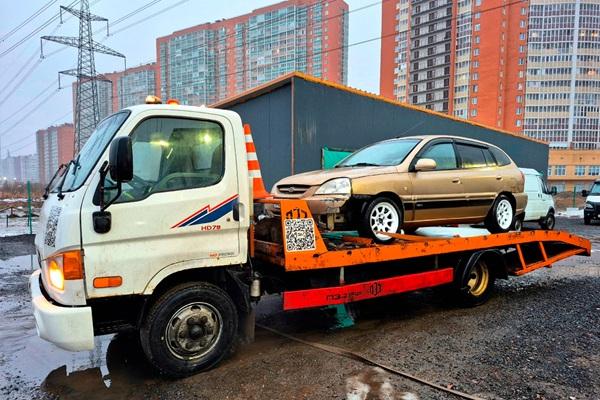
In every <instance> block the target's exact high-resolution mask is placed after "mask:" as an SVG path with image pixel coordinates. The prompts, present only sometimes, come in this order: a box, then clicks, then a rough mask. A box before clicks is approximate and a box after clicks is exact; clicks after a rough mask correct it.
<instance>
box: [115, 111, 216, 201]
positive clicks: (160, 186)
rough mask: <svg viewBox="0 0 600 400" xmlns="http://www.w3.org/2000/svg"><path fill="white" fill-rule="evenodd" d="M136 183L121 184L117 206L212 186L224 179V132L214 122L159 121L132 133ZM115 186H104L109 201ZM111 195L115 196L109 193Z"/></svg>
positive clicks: (149, 123) (192, 120) (140, 127)
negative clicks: (154, 194) (120, 203)
mask: <svg viewBox="0 0 600 400" xmlns="http://www.w3.org/2000/svg"><path fill="white" fill-rule="evenodd" d="M131 144H132V153H133V179H132V180H131V181H130V182H126V183H123V184H122V193H121V196H120V197H119V199H118V200H117V202H128V201H136V200H141V199H144V198H146V197H148V196H149V195H150V194H152V193H157V192H165V191H174V190H184V189H193V188H201V187H207V186H212V185H215V184H216V183H218V182H219V181H220V180H221V178H222V177H223V174H224V170H225V164H224V149H223V145H224V132H223V129H222V127H221V125H219V124H217V123H215V122H211V121H201V120H194V119H184V118H167V117H157V118H149V119H147V120H145V121H143V122H142V123H140V124H139V125H138V126H137V127H136V128H135V129H134V130H133V132H132V133H131ZM111 186H114V183H113V182H110V180H109V179H108V177H107V182H105V187H108V190H106V192H109V193H106V192H105V194H106V196H107V198H112V196H114V192H112V191H113V190H114V189H112V190H111V189H110V187H111ZM110 192H112V193H110Z"/></svg>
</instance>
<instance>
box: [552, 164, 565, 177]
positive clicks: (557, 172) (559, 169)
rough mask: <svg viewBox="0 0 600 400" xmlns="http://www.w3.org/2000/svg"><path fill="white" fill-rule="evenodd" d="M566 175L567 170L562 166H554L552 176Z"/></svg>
mask: <svg viewBox="0 0 600 400" xmlns="http://www.w3.org/2000/svg"><path fill="white" fill-rule="evenodd" d="M566 174H567V168H566V167H565V166H564V165H555V166H554V175H556V176H565V175H566Z"/></svg>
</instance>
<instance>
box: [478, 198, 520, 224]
mask: <svg viewBox="0 0 600 400" xmlns="http://www.w3.org/2000/svg"><path fill="white" fill-rule="evenodd" d="M514 217H515V210H514V207H513V205H512V203H511V202H510V200H509V198H508V197H507V196H506V195H504V194H501V195H500V196H498V197H497V198H496V200H495V201H494V204H493V205H492V209H491V210H490V212H489V214H488V216H487V218H486V219H485V227H486V229H487V230H488V231H490V233H505V232H508V231H509V230H510V228H511V226H512V224H513V219H514Z"/></svg>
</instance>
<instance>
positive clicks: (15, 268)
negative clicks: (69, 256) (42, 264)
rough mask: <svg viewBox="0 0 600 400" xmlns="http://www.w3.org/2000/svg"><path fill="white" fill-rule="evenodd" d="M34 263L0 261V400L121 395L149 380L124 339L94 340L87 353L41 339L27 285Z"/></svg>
mask: <svg viewBox="0 0 600 400" xmlns="http://www.w3.org/2000/svg"><path fill="white" fill-rule="evenodd" d="M34 262H35V260H34V258H33V256H20V257H15V258H11V259H9V260H0V296H1V299H2V301H0V313H1V314H2V315H3V318H2V323H1V324H0V398H10V399H29V398H32V397H35V398H40V397H41V398H44V397H47V398H55V397H61V398H63V397H72V396H71V395H75V397H78V398H85V399H86V400H90V399H103V398H106V395H107V394H109V393H110V394H111V396H112V395H113V394H117V397H122V396H120V395H123V396H124V395H125V391H132V390H135V386H136V385H135V383H142V382H144V381H146V380H147V379H148V378H151V379H152V378H153V377H154V373H153V372H152V370H151V369H150V366H149V365H147V363H146V361H145V360H144V359H143V357H142V353H141V349H140V348H139V346H138V345H137V344H136V341H135V340H133V339H132V338H131V337H130V336H128V335H118V336H115V335H105V336H97V337H96V338H95V341H96V347H95V349H94V350H92V351H86V352H69V351H65V350H62V349H59V348H58V347H56V346H54V345H53V344H51V343H49V342H46V341H45V340H42V339H40V338H39V337H38V336H37V333H36V329H35V321H34V318H33V315H32V312H31V302H30V297H29V289H28V286H27V282H28V277H29V274H30V273H31V271H32V269H33V268H32V266H33V265H35V264H34ZM132 383H133V384H134V385H132Z"/></svg>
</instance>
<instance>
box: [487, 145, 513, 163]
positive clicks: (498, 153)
mask: <svg viewBox="0 0 600 400" xmlns="http://www.w3.org/2000/svg"><path fill="white" fill-rule="evenodd" d="M490 151H491V152H492V154H493V155H494V158H495V159H496V162H497V163H498V165H500V166H502V165H508V164H510V158H508V156H507V155H506V153H504V152H503V151H502V150H500V149H498V148H496V147H492V146H490Z"/></svg>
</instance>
